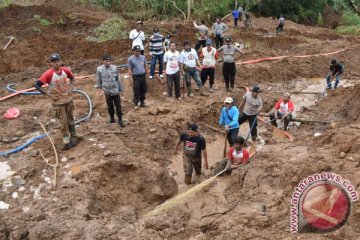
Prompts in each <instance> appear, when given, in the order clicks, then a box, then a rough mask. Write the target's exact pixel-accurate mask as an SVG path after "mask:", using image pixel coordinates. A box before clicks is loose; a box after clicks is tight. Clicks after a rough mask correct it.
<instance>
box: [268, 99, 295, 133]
mask: <svg viewBox="0 0 360 240" xmlns="http://www.w3.org/2000/svg"><path fill="white" fill-rule="evenodd" d="M293 111H294V103H293V102H292V101H291V100H290V94H289V93H285V94H284V97H283V98H280V100H279V101H278V102H277V103H276V105H275V107H274V108H273V109H272V111H271V112H270V114H269V117H270V121H271V124H272V125H273V126H275V127H277V126H278V125H277V123H276V119H280V120H281V121H284V130H285V131H287V128H288V125H289V122H290V120H291V118H292V112H293Z"/></svg>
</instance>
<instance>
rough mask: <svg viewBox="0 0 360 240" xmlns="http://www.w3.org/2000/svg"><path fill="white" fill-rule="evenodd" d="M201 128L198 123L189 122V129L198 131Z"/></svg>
mask: <svg viewBox="0 0 360 240" xmlns="http://www.w3.org/2000/svg"><path fill="white" fill-rule="evenodd" d="M198 129H199V127H198V125H196V123H189V124H188V130H191V131H195V132H197V131H198Z"/></svg>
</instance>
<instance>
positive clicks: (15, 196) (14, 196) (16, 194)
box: [11, 192, 19, 199]
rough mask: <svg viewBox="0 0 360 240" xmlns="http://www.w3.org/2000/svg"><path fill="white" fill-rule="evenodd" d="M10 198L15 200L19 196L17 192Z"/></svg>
mask: <svg viewBox="0 0 360 240" xmlns="http://www.w3.org/2000/svg"><path fill="white" fill-rule="evenodd" d="M11 197H12V198H13V199H16V198H19V195H18V193H17V192H13V193H12V194H11Z"/></svg>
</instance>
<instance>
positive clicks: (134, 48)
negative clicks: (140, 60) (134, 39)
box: [132, 45, 141, 51]
mask: <svg viewBox="0 0 360 240" xmlns="http://www.w3.org/2000/svg"><path fill="white" fill-rule="evenodd" d="M132 50H133V51H141V49H140V46H139V45H135V46H134V47H133V48H132Z"/></svg>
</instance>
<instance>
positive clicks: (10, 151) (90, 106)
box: [0, 84, 93, 157]
mask: <svg viewBox="0 0 360 240" xmlns="http://www.w3.org/2000/svg"><path fill="white" fill-rule="evenodd" d="M9 85H13V84H9ZM9 85H8V86H9ZM8 86H7V88H6V89H8ZM9 89H10V90H8V91H16V90H13V89H11V86H10V88H9ZM73 92H74V93H79V94H81V95H83V96H85V98H86V101H87V103H88V107H89V113H88V114H87V115H85V116H83V117H81V118H79V119H78V120H76V121H75V125H78V124H80V123H81V122H86V121H88V120H89V119H90V117H91V115H92V113H93V103H92V101H91V99H90V97H89V95H88V94H86V93H85V92H83V91H80V90H73ZM26 93H27V94H25V95H39V94H41V93H40V92H38V91H34V92H26ZM30 93H31V94H30ZM22 94H24V93H22ZM45 136H46V134H41V135H39V136H36V137H33V138H31V139H29V140H27V141H26V142H25V143H24V144H23V145H21V146H19V147H17V148H14V149H11V150H7V151H5V152H0V157H3V156H8V155H10V154H13V153H17V152H20V151H22V150H23V149H25V148H26V147H28V146H29V145H31V144H32V143H34V142H36V141H37V140H39V139H41V138H43V137H45Z"/></svg>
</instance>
